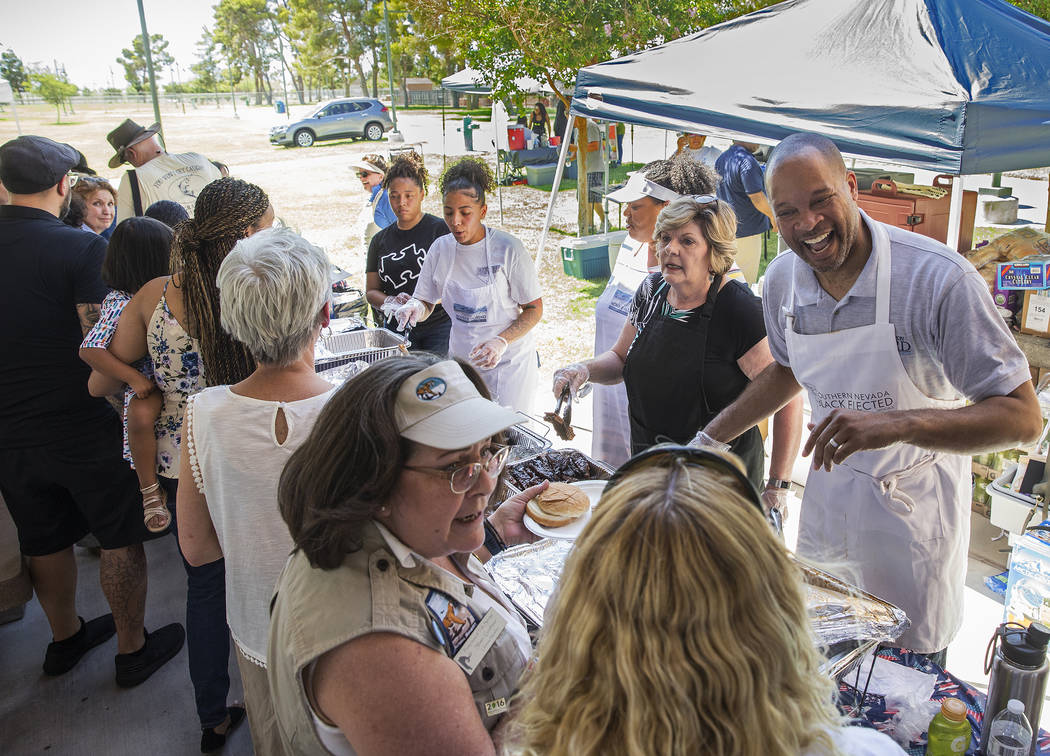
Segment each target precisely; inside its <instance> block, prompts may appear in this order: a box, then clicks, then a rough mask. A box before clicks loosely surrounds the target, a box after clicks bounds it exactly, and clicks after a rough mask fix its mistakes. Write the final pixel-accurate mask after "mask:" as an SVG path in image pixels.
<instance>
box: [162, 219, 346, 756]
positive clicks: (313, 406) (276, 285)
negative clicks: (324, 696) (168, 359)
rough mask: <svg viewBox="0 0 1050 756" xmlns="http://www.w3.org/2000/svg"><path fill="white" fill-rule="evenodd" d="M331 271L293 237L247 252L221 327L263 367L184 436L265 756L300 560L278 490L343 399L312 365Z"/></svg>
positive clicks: (242, 246) (260, 242)
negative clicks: (273, 685) (290, 564)
mask: <svg viewBox="0 0 1050 756" xmlns="http://www.w3.org/2000/svg"><path fill="white" fill-rule="evenodd" d="M329 268H330V264H329V261H328V256H327V255H325V253H324V252H323V251H322V250H321V249H320V248H318V247H316V246H314V245H313V244H310V243H309V242H308V241H306V240H305V239H303V238H302V237H301V236H299V235H298V234H296V233H294V232H293V231H291V230H289V229H286V228H275V229H270V230H267V231H260V232H259V233H257V234H255V235H253V236H251V237H249V238H247V239H242V240H241V241H239V242H237V245H236V246H235V247H234V248H233V250H232V251H231V252H230V254H229V255H227V257H226V259H225V260H223V262H222V265H221V267H220V268H219V273H218V278H217V281H218V287H219V296H220V300H221V308H220V309H221V312H222V327H223V328H224V329H225V330H226V331H227V332H228V333H229V334H230V335H231V336H232V337H233V338H235V339H236V340H237V341H240V342H241V343H243V344H244V345H245V346H246V347H247V348H248V350H249V351H250V352H251V354H252V357H254V358H255V360H256V362H257V363H258V367H257V368H256V370H255V372H253V373H252V374H251V375H250V376H248V378H246V379H245V380H243V381H241V382H240V383H237V384H234V385H233V386H213V387H211V388H207V389H204V390H203V391H202V392H200V393H199V394H197V395H196V396H194V397H192V398H191V400H190V402H189V404H188V405H187V408H186V420H185V424H184V426H183V433H184V436H185V441H186V444H185V449H186V450H187V452H188V453H187V454H183V455H182V462H181V464H182V470H181V475H184V476H185V477H184V478H183V480H185V481H189V480H190V477H191V476H192V479H193V481H194V483H195V484H196V485H188V484H187V485H183V486H181V487H180V489H179V493H178V504H177V510H176V511H177V512H178V517H179V543H180V544H181V546H182V550H183V554H184V555H185V557H186V560H187V561H188V562H189V563H190V564H192V565H201V564H207V563H209V562H213V561H215V560H217V559H222V558H223V557H225V559H226V594H227V612H226V613H227V616H228V618H229V624H230V633H231V635H232V636H233V639H234V641H235V642H236V645H237V651H238V653H237V664H238V666H239V667H240V670H241V679H242V680H243V682H244V697H245V702H246V704H247V709H248V719H249V721H250V723H251V730H252V742H253V744H254V746H255V752H256V753H258V754H275V753H276V754H280V753H284V750H283V747H282V746H281V740H280V735H279V733H278V732H277V728H276V720H275V717H274V713H273V704H272V702H271V700H270V694H269V688H268V687H267V682H266V642H267V634H268V632H269V611H268V608H269V604H270V594H271V592H272V591H273V586H274V584H275V583H276V581H277V576H278V575H279V574H280V572H281V568H282V567H283V565H284V562H285V559H287V557H288V554H289V553H290V552H291V550H292V548H293V544H292V539H291V536H290V535H289V533H288V528H287V527H286V526H285V524H284V521H283V520H282V519H281V517H280V514H279V512H278V510H277V484H278V481H279V480H280V477H281V471H282V470H283V469H284V464H285V462H286V461H287V460H288V458H289V457H290V456H291V454H292V452H294V451H295V450H296V449H297V448H298V447H299V445H300V444H301V443H302V442H303V441H304V440H305V439H306V437H307V435H309V433H310V430H311V428H312V427H313V424H314V420H315V419H316V418H317V415H318V413H319V412H320V411H321V408H322V407H323V406H324V404H325V402H327V401H328V399H329V397H330V396H331V394H332V391H333V388H332V386H331V385H330V384H329V383H327V382H326V381H324V380H323V379H321V378H319V377H318V376H317V374H316V373H315V372H314V363H313V356H314V344H315V342H316V341H317V337H318V335H319V333H320V330H321V328H323V327H324V326H325V325H327V324H328V318H329V299H330V293H331V287H330V285H329V279H328V271H329ZM245 460H250V464H245Z"/></svg>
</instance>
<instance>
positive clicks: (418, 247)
mask: <svg viewBox="0 0 1050 756" xmlns="http://www.w3.org/2000/svg"><path fill="white" fill-rule="evenodd" d="M428 180H429V175H428V174H427V169H426V168H425V167H424V166H423V157H422V156H421V155H420V154H419V153H417V152H414V151H413V152H407V153H402V154H401V155H398V157H397V159H396V160H394V162H393V163H391V165H390V168H389V169H388V170H387V172H386V176H385V177H384V178H383V188H384V189H385V190H386V191H387V194H388V196H389V198H390V206H391V207H393V208H394V215H396V216H397V221H396V222H395V223H391V224H390V225H389V226H387V227H386V228H384V229H383V230H382V231H380V232H379V233H378V234H376V235H375V236H373V237H372V241H371V242H370V243H369V245H368V258H367V260H366V261H365V288H366V292H365V296H366V297H367V298H368V302H369V304H371V305H372V307H373V312H375V313H381V315H379V317H377V319H376V320H377V322H379V323H382V324H383V325H385V326H386V327H387V328H390V329H393V328H394V327H395V325H396V321H394V319H393V312H394V310H396V309H397V307H399V306H400V305H403V304H404V303H405V302H407V301H408V300H409V297H411V296H412V294H413V293H414V292H415V290H416V280H417V279H418V278H419V269H420V268H421V267H422V266H423V260H424V258H426V256H427V252H428V251H429V250H430V246H431V245H432V244H433V243H434V242H435V241H436V240H437V239H438V238H439V237H441V236H447V235H448V226H446V225H445V221H443V220H441V218H438V217H437V216H436V215H431V214H430V213H424V212H423V197H424V196H426V193H427V182H428ZM451 327H452V321H450V320H449V319H448V314H447V313H446V312H445V311H444V310H439V311H438V312H435V313H434V314H433V315H431V316H430V317H429V318H427V319H426V321H425V322H423V323H420V324H419V325H417V326H416V327H415V328H413V329H412V337H411V338H412V348H413V349H416V350H419V351H423V352H432V353H434V354H438V355H446V354H448V334H449V329H450V328H451Z"/></svg>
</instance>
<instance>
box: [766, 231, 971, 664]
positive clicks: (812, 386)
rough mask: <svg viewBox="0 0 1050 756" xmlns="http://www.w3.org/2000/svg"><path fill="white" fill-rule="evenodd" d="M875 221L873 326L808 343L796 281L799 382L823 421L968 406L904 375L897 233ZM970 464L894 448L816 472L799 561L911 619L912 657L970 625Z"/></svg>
mask: <svg viewBox="0 0 1050 756" xmlns="http://www.w3.org/2000/svg"><path fill="white" fill-rule="evenodd" d="M869 225H870V228H871V234H872V255H874V256H875V263H876V266H877V275H876V278H877V284H876V296H875V312H876V316H875V323H874V324H872V325H869V326H861V327H858V328H848V329H845V330H842V331H833V332H831V333H824V334H815V335H811V336H803V335H800V334H797V333H795V328H794V320H795V318H794V311H795V307H796V303H795V293H794V278H792V291H791V295H790V297H789V298H788V302H789V303H790V304H789V307H788V311H787V312H786V314H787V327H786V329H785V330H786V336H787V351H788V358H789V360H790V364H791V369H792V371H793V372H794V374H795V378H796V379H797V380H798V382H799V383H800V384H801V385H803V386H804V387H805V388H806V389H807V390H808V391H809V402H810V405H811V406H812V408H813V422H814V423H819V422H820V421H821V420H823V419H824V418H825V417H826V416H827V415H828V414H829V413H830V412H831V410H832V409H836V408H842V409H853V410H864V411H871V412H882V411H890V410H917V409H951V408H953V407H957V406H960V404H961V402H955V401H945V400H938V399H931V398H930V397H928V396H926V395H925V394H923V393H922V392H921V391H919V389H918V388H916V386H915V384H914V383H912V380H911V378H910V377H909V376H908V373H907V371H906V370H905V369H904V365H903V364H902V363H901V359H900V355H899V354H898V352H897V339H896V331H895V329H894V327H893V324H892V323H890V320H889V309H890V246H889V236H888V234H887V233H886V230H885V228H883V227H882V226H881V225H880V224H878V223H871V224H869ZM794 264H795V267H796V269H797V268H798V266H800V265H804V264H805V263H803V262H802V261H800V260H798V259H797V258H796V260H795V263H794ZM969 467H970V460H969V459H968V458H966V457H963V456H960V455H955V454H943V453H940V452H931V451H929V450H927V449H921V448H919V447H917V446H912V445H910V444H903V443H897V444H894V445H893V446H890V447H888V448H886V449H878V450H872V451H861V452H856V453H854V454H851V455H850V456H849V457H847V458H846V460H845V461H844V463H843V464H841V465H835V466H833V467H832V470H831V472H824V470H823V468H821V469H820V470H812V471H810V473H809V480H808V482H807V483H806V490H805V494H804V497H803V500H802V513H801V516H800V521H799V540H798V552H799V554H800V555H801V556H805V557H809V558H811V559H816V560H820V561H829V562H836V561H841V562H845V565H844V566H845V568H846V569H847V570H849V569H852V570H855V571H856V574H857V575H858V576H859V578H860V585H861V587H862V588H863V589H864V590H866V591H868V592H870V593H873V594H875V595H876V596H879V597H880V598H883V599H886V600H887V601H890V602H892V603H894V604H896V605H897V606H899V607H901V608H902V609H903V610H904V611H905V612H907V614H908V617H909V618H910V619H911V623H912V624H911V628H910V629H909V630H908V631H907V632H906V633H905V634H904V635H903V636H902V637H901V638H900V639H899V641H897V642H898V643H899V644H900V645H901V646H903V647H904V648H907V649H910V650H912V651H916V652H919V653H931V652H935V651H940V650H941V649H943V648H945V647H946V646H947V645H948V643H949V642H950V641H951V639H952V637H953V636H954V635H955V633H956V632H957V631H958V629H959V626H960V625H961V623H962V612H963V586H964V581H965V577H966V555H967V549H968V546H969V541H970V518H969V509H970V507H969V499H970V471H969ZM846 575H847V576H849V573H846Z"/></svg>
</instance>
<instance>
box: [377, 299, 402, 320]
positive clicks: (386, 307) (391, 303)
mask: <svg viewBox="0 0 1050 756" xmlns="http://www.w3.org/2000/svg"><path fill="white" fill-rule="evenodd" d="M403 304H404V302H398V301H397V297H387V298H386V299H384V300H383V306H382V307H380V308H379V311H380V312H381V313H383V315H384V316H386V317H387V318H388V319H389V318H392V317H394V316H395V314H396V313H397V310H398V308H399V307H400V306H401V305H403Z"/></svg>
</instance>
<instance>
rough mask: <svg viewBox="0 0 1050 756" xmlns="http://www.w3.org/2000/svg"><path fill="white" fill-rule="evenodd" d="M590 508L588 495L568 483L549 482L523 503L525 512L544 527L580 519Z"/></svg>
mask: <svg viewBox="0 0 1050 756" xmlns="http://www.w3.org/2000/svg"><path fill="white" fill-rule="evenodd" d="M590 508H591V499H590V497H589V496H588V495H587V494H585V493H584V492H583V491H581V490H580V489H579V488H577V487H576V486H574V485H572V484H570V483H551V484H550V485H549V486H548V487H547V490H546V491H543V492H541V493H540V495H539V496H537V497H536V498H534V499H530V500H529V503H528V504H526V505H525V512H526V513H527V514H528V515H529V517H531V518H532V519H533V520H535V521H536V522H538V523H539V524H540V525H543V526H544V527H546V528H560V527H563V526H565V525H568V524H569V523H571V522H575V521H576V520H578V519H580V517H582V516H583V515H584V514H585V513H586V512H587V511H588V510H590Z"/></svg>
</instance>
